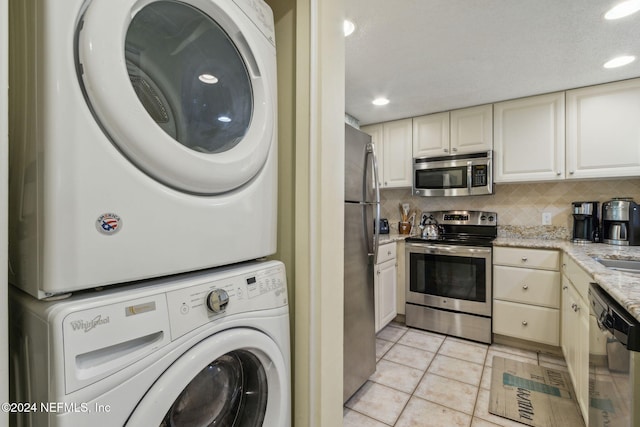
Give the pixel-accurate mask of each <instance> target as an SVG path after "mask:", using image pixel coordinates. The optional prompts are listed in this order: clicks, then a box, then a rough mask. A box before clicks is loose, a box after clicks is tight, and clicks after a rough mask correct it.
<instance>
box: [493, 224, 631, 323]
mask: <svg viewBox="0 0 640 427" xmlns="http://www.w3.org/2000/svg"><path fill="white" fill-rule="evenodd" d="M493 245H494V246H503V247H521V248H535V249H559V250H562V251H564V252H565V253H566V254H568V255H569V256H570V257H571V258H573V260H574V261H575V262H576V263H577V264H578V265H580V266H581V267H582V268H583V269H584V270H585V271H586V272H587V273H589V274H591V276H592V277H593V278H594V281H595V282H596V283H598V285H600V287H602V289H604V290H605V291H606V292H607V293H608V294H609V295H611V297H612V298H613V299H614V300H616V301H617V302H618V303H620V305H622V306H623V307H624V308H625V309H626V310H627V311H628V312H629V313H630V314H631V315H632V316H633V317H635V318H636V319H637V320H638V321H640V274H633V273H623V272H619V271H616V270H611V269H608V268H606V267H605V266H604V265H602V264H600V263H599V262H597V261H595V260H594V259H593V257H596V256H598V257H602V258H610V259H629V260H640V246H614V245H607V244H605V243H587V244H576V243H571V242H570V241H567V240H553V239H551V240H547V239H518V238H509V237H499V238H497V239H496V240H494V242H493Z"/></svg>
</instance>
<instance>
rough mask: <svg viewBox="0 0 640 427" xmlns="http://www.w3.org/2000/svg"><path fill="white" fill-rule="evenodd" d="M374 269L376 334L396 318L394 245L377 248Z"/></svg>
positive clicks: (387, 244)
mask: <svg viewBox="0 0 640 427" xmlns="http://www.w3.org/2000/svg"><path fill="white" fill-rule="evenodd" d="M377 262H378V263H377V264H376V265H375V268H374V276H373V287H374V294H375V328H376V333H378V332H379V331H380V330H381V329H382V328H384V327H385V326H387V325H388V324H389V322H391V321H392V320H393V319H394V318H395V317H396V314H397V312H396V287H397V286H396V284H397V282H396V280H397V276H396V270H397V261H396V243H395V242H391V243H386V244H384V245H380V246H379V248H378V260H377Z"/></svg>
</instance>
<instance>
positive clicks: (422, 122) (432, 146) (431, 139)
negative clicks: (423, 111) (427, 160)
mask: <svg viewBox="0 0 640 427" xmlns="http://www.w3.org/2000/svg"><path fill="white" fill-rule="evenodd" d="M447 154H449V112H448V111H447V112H444V113H437V114H429V115H427V116H421V117H414V119H413V157H433V156H444V155H447Z"/></svg>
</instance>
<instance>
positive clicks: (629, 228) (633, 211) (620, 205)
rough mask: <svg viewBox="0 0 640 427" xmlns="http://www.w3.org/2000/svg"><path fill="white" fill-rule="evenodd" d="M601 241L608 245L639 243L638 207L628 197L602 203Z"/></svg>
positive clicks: (639, 216)
mask: <svg viewBox="0 0 640 427" xmlns="http://www.w3.org/2000/svg"><path fill="white" fill-rule="evenodd" d="M602 230H603V234H604V236H603V241H604V243H608V244H610V245H624V246H638V245H640V207H639V206H638V205H637V204H636V203H635V202H634V201H633V200H632V199H630V198H615V199H613V200H610V201H608V202H604V203H603V204H602Z"/></svg>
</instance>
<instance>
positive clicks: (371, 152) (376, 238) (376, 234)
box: [363, 142, 380, 265]
mask: <svg viewBox="0 0 640 427" xmlns="http://www.w3.org/2000/svg"><path fill="white" fill-rule="evenodd" d="M366 157H368V158H370V159H371V168H372V170H373V192H374V197H375V200H374V206H373V209H374V212H375V218H374V220H373V221H374V226H373V264H374V265H375V264H377V263H378V247H379V246H380V186H379V185H378V159H377V158H376V150H375V146H374V145H373V142H370V143H368V144H367V154H366ZM365 162H368V159H365ZM367 181H368V180H367V168H365V170H364V179H363V184H364V188H363V193H364V194H367V185H368V183H367Z"/></svg>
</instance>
